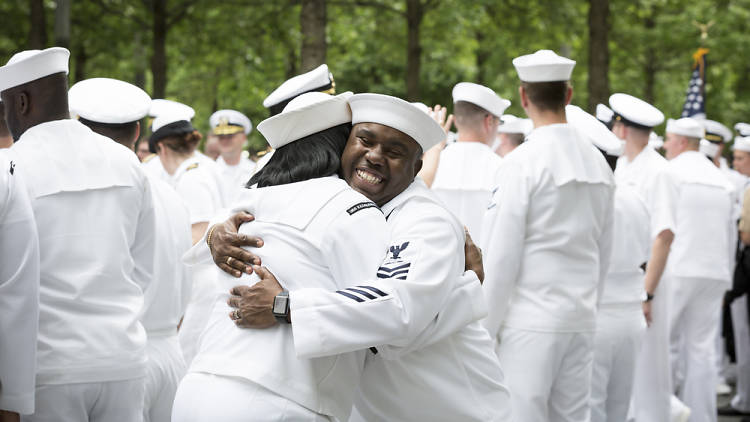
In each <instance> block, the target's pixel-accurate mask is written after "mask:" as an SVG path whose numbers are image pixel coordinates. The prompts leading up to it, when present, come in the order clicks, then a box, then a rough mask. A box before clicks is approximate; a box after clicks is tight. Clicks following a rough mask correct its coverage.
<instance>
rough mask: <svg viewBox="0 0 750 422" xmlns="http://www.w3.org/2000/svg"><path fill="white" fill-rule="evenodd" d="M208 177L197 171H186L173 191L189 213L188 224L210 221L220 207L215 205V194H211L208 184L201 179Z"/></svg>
mask: <svg viewBox="0 0 750 422" xmlns="http://www.w3.org/2000/svg"><path fill="white" fill-rule="evenodd" d="M202 177H203V178H207V177H209V176H208V175H206V174H204V173H200V172H199V171H198V169H196V170H188V171H186V172H185V173H184V174H183V175H182V177H180V180H179V181H178V182H177V186H176V187H175V190H176V191H177V193H178V194H179V195H180V196H181V197H182V198H183V199H184V200H185V205H187V207H188V211H189V212H190V224H196V223H203V222H207V221H211V217H213V216H214V214H215V212H216V209H217V208H218V207H219V206H221V204H217V203H216V200H215V199H214V198H215V193H212V192H211V190H210V189H211V188H210V186H209V183H207V181H206V180H203V179H201V178H202Z"/></svg>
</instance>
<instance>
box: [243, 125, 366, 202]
mask: <svg viewBox="0 0 750 422" xmlns="http://www.w3.org/2000/svg"><path fill="white" fill-rule="evenodd" d="M351 130H352V125H351V123H344V124H342V125H338V126H334V127H332V128H329V129H326V130H323V131H320V132H317V133H313V134H312V135H308V136H305V137H304V138H300V139H298V140H296V141H295V142H291V143H289V144H286V145H284V146H282V147H280V148H278V149H277V150H276V151H275V152H274V153H273V157H271V159H270V160H269V161H268V163H266V165H265V167H263V168H262V169H261V170H260V171H259V172H257V173H255V175H254V176H253V177H251V178H250V180H249V181H248V182H247V184H246V187H248V188H250V187H252V186H253V185H255V184H257V185H258V187H259V188H262V187H266V186H276V185H284V184H287V183H295V182H301V181H303V180H309V179H314V178H318V177H326V176H331V175H334V174H338V172H339V167H341V154H342V153H343V152H344V147H345V146H346V141H347V140H348V139H349V133H350V132H351Z"/></svg>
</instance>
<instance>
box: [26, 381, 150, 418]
mask: <svg viewBox="0 0 750 422" xmlns="http://www.w3.org/2000/svg"><path fill="white" fill-rule="evenodd" d="M35 398H36V407H35V411H34V414H33V415H24V416H22V417H21V420H22V421H23V422H86V421H88V422H112V421H117V422H139V421H140V420H141V418H142V416H143V415H142V413H141V408H142V406H143V378H138V379H133V380H126V381H109V382H91V383H78V384H59V385H37V387H36V397H35Z"/></svg>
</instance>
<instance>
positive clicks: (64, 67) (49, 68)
mask: <svg viewBox="0 0 750 422" xmlns="http://www.w3.org/2000/svg"><path fill="white" fill-rule="evenodd" d="M69 57H70V51H68V49H67V48H62V47H52V48H48V49H46V50H26V51H21V52H19V53H16V54H14V55H13V57H11V58H10V60H8V63H7V64H6V65H5V66H0V92H3V91H5V90H7V89H10V88H13V87H16V86H19V85H23V84H25V83H29V82H31V81H35V80H37V79H40V78H43V77H45V76H49V75H52V74H55V73H61V72H64V73H65V74H66V75H67V74H68V58H69Z"/></svg>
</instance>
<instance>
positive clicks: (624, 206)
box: [590, 185, 651, 422]
mask: <svg viewBox="0 0 750 422" xmlns="http://www.w3.org/2000/svg"><path fill="white" fill-rule="evenodd" d="M644 221H648V209H647V208H646V204H645V203H644V202H643V199H642V198H641V197H640V195H638V193H637V192H636V191H635V189H634V188H633V187H632V186H629V185H621V186H617V187H616V189H615V218H614V230H613V239H612V258H611V260H610V265H609V271H608V272H607V277H606V278H605V282H604V286H603V288H602V294H601V296H600V297H599V310H598V312H597V317H596V334H595V336H594V369H593V373H592V377H591V400H590V403H591V421H592V422H599V421H601V422H606V421H625V420H627V415H628V408H629V406H630V400H631V395H632V390H633V378H634V376H635V362H636V356H637V355H638V353H639V352H640V349H641V340H642V337H643V334H644V332H645V330H646V320H645V318H644V316H643V310H642V306H641V303H642V301H643V298H644V295H645V290H644V287H643V270H642V269H641V265H643V264H644V263H645V262H646V261H647V260H648V257H649V249H650V247H651V242H650V241H651V235H650V232H649V227H648V225H647V224H644Z"/></svg>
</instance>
